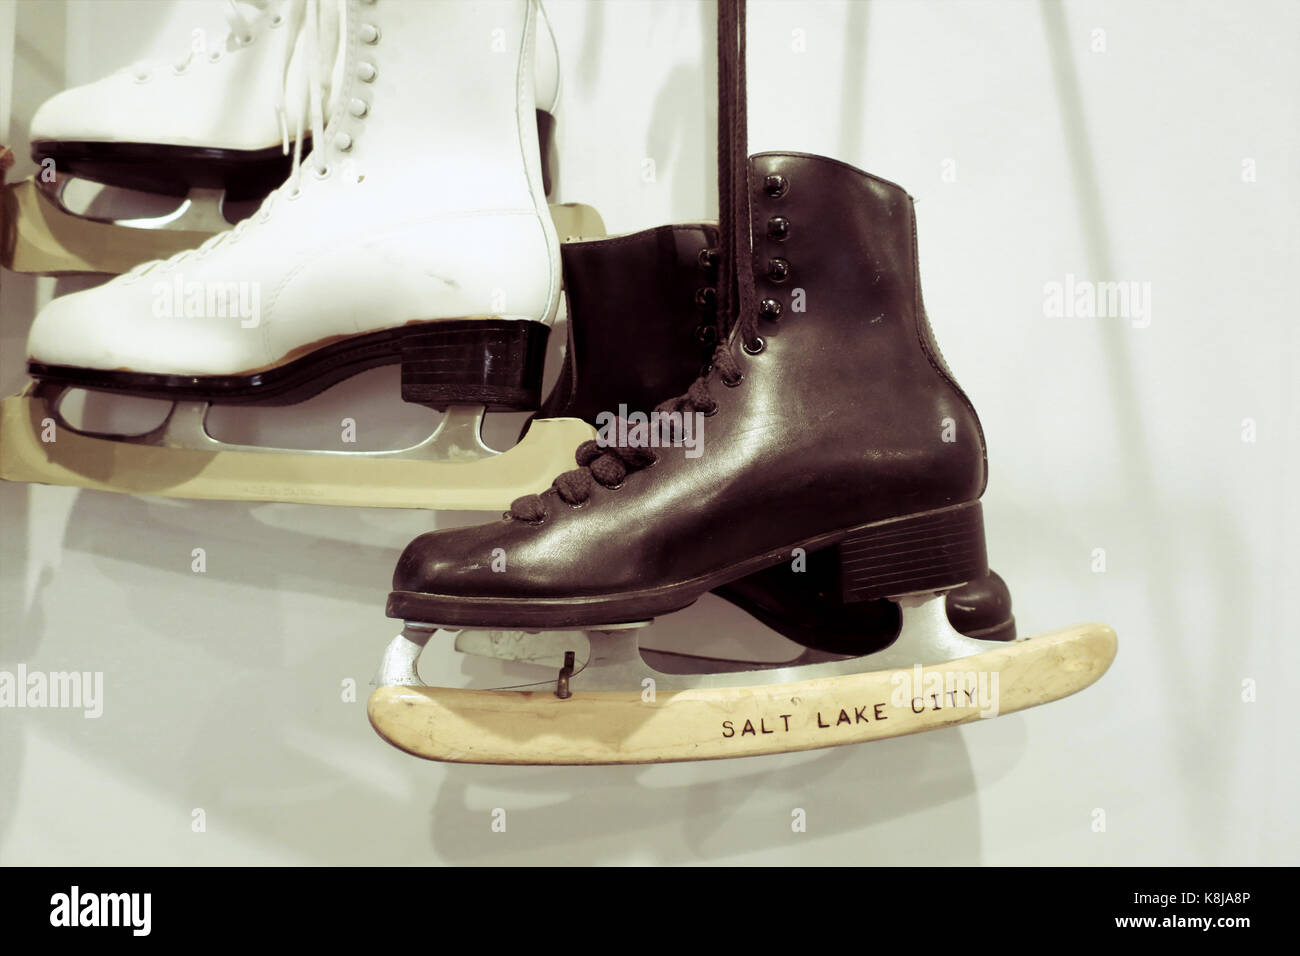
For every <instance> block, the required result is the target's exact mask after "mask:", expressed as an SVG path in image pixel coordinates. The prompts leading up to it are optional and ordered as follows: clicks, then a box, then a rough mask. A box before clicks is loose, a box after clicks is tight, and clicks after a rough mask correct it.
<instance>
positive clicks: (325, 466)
mask: <svg viewBox="0 0 1300 956" xmlns="http://www.w3.org/2000/svg"><path fill="white" fill-rule="evenodd" d="M36 389H37V386H33V385H29V386H28V388H27V390H26V391H24V392H23V393H21V394H19V395H14V396H11V397H9V398H6V399H4V400H3V402H0V478H4V479H6V480H8V481H26V482H35V483H38V484H46V485H70V486H73V487H78V488H89V489H92V490H96V491H113V492H121V493H125V494H134V495H159V496H163V497H167V498H197V499H215V500H224V501H288V502H302V503H307V504H320V505H344V506H351V507H363V508H367V507H368V508H424V509H447V510H473V511H500V510H503V509H505V508H508V507H509V506H510V502H512V501H513V500H514V499H515V498H517V497H519V496H520V495H525V494H536V493H538V492H541V491H543V490H544V489H545V488H546V487H547V486H549V484H550V482H551V479H552V478H553V477H554V476H555V475H557V474H559V473H560V472H562V471H564V470H565V469H566V468H568V467H569V466H570V465H572V463H573V449H574V448H576V447H577V446H578V445H580V444H581V443H582V442H584V441H589V440H591V439H592V438H594V437H595V432H594V430H593V429H592V428H591V426H589V425H587V424H586V423H585V422H581V421H578V420H576V419H566V418H556V419H541V420H539V421H537V422H535V423H534V426H533V428H532V429H531V430H530V432H529V434H528V437H527V438H526V439H525V440H524V441H522V442H520V443H519V444H518V445H515V446H514V447H513V448H511V449H509V450H508V451H504V452H501V453H500V454H497V455H493V456H491V457H487V458H478V459H472V460H468V461H430V460H419V459H415V458H401V457H396V456H388V457H376V456H371V457H365V456H364V454H358V453H349V452H333V453H319V452H317V453H312V452H302V453H295V452H281V451H274V452H264V451H244V450H228V449H220V448H218V449H214V450H212V451H205V450H192V449H188V448H174V447H157V446H152V445H140V444H130V443H126V442H122V441H119V440H114V438H112V437H107V438H106V437H97V436H93V435H88V434H86V433H83V432H78V431H75V430H73V429H71V428H68V427H61V428H57V429H55V430H54V431H53V432H51V429H52V428H53V427H54V426H53V425H52V419H49V417H48V416H49V409H48V406H47V405H46V403H45V402H44V401H42V400H41V399H39V398H37V397H35V396H34V394H33V393H34V392H35V391H36ZM43 433H49V434H51V435H52V437H53V438H54V440H53V441H48V442H46V441H42V440H41V437H42V435H43Z"/></svg>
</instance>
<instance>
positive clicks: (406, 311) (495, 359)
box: [0, 0, 592, 509]
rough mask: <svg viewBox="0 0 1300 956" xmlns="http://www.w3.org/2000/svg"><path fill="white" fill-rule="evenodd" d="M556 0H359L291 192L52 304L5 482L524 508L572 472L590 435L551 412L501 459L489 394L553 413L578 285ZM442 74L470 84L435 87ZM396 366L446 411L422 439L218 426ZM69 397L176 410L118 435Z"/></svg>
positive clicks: (408, 390)
mask: <svg viewBox="0 0 1300 956" xmlns="http://www.w3.org/2000/svg"><path fill="white" fill-rule="evenodd" d="M317 6H318V5H317V4H316V3H313V2H309V3H306V4H305V7H304V16H305V17H306V22H305V25H304V28H303V30H302V31H301V36H303V37H304V38H306V39H305V43H306V45H308V46H311V45H313V43H314V40H313V38H316V37H318V36H319V34H320V33H321V28H320V26H319V24H318V23H316V22H314V18H315V17H316V14H317ZM536 10H537V8H536V5H535V3H534V2H529V0H511V2H501V3H446V4H443V3H439V4H425V3H411V4H408V3H394V2H388V0H376V2H365V0H349V2H348V3H347V4H346V7H345V9H344V11H343V14H342V21H341V23H342V26H341V30H342V36H341V39H340V41H339V42H338V43H337V44H335V45H336V46H337V48H338V50H339V53H338V56H337V57H336V58H335V62H334V66H333V68H332V70H331V75H332V81H331V83H330V84H329V89H328V91H327V90H326V89H325V85H324V84H323V83H319V82H314V79H316V78H313V81H312V82H309V83H308V87H309V91H308V92H309V94H310V109H309V115H310V116H311V122H310V129H311V132H312V133H313V134H314V135H313V137H312V138H313V141H314V144H315V145H314V148H313V149H312V152H311V154H310V156H308V157H307V158H306V159H302V160H301V162H300V163H299V162H297V161H296V162H295V164H294V168H293V170H292V172H291V174H290V176H289V179H288V181H287V182H286V183H285V185H284V186H282V187H281V188H279V189H277V190H275V191H274V192H272V193H271V194H270V195H269V196H268V197H267V199H266V200H265V201H264V202H263V203H262V205H261V207H260V209H259V210H258V212H257V213H256V214H255V215H254V216H252V217H250V218H249V219H247V220H245V221H243V222H241V223H240V224H239V225H237V226H236V227H235V228H234V229H232V230H230V231H227V232H223V233H221V234H219V235H218V236H215V237H213V238H211V239H209V240H207V241H206V242H204V243H203V244H202V245H201V246H200V247H199V248H198V249H196V250H191V251H187V252H183V253H180V254H178V255H176V256H173V257H172V258H170V259H168V260H165V261H159V262H150V263H146V264H144V265H142V266H139V267H137V268H135V269H133V270H132V271H131V272H130V273H128V274H126V275H123V276H120V277H118V278H117V279H114V280H113V281H111V282H109V283H107V284H106V285H103V286H100V287H98V288H95V289H91V290H88V291H85V292H80V293H76V294H73V295H68V296H65V297H62V298H59V299H56V300H54V301H53V302H52V303H50V305H48V306H47V307H46V308H45V309H44V310H43V311H42V312H41V314H40V315H39V316H38V317H37V319H36V322H35V324H34V326H33V328H32V331H31V335H30V338H29V341H28V352H29V359H30V365H29V368H30V371H31V372H32V375H33V377H34V378H36V379H37V383H36V384H34V385H33V386H30V387H29V388H28V389H27V390H26V391H25V392H24V393H23V394H22V395H20V396H16V397H15V398H11V399H7V400H6V401H5V403H4V407H3V410H2V411H0V475H3V477H5V478H8V479H11V480H24V481H39V482H47V483H56V484H73V485H79V486H84V487H90V488H99V489H103V490H112V491H125V492H131V493H148V494H161V495H171V496H178V497H191V498H226V499H250V500H273V501H311V502H314V503H320V504H352V505H374V506H391V507H428V508H470V509H494V508H500V507H503V506H505V505H506V504H508V503H509V502H510V501H511V500H512V499H513V498H515V497H517V496H518V495H519V494H524V493H527V492H529V491H532V490H536V489H537V488H538V487H540V486H543V485H544V484H545V483H546V482H547V481H549V478H550V476H551V475H553V473H554V471H555V469H556V467H557V466H559V465H560V464H562V463H563V461H564V460H565V459H566V458H567V456H568V454H569V452H570V449H571V448H572V446H573V444H574V443H575V442H580V441H582V440H584V439H586V438H587V437H589V436H590V435H591V434H592V432H591V429H590V427H589V426H587V425H585V424H583V423H581V422H577V421H568V420H556V421H548V420H542V421H538V422H536V423H534V425H533V427H532V428H531V429H530V430H529V433H528V435H527V437H526V438H525V439H524V440H523V441H522V442H521V443H520V444H519V445H517V446H516V447H514V448H512V449H510V450H509V451H507V452H505V453H501V454H497V453H495V452H494V451H493V450H492V449H490V448H489V447H488V446H487V445H485V444H484V442H483V441H482V439H481V438H480V436H479V425H480V421H481V417H482V414H483V411H484V409H488V410H494V409H509V410H516V409H534V408H536V407H537V404H538V403H539V401H540V395H539V394H538V393H539V391H540V387H541V374H542V362H543V358H544V348H545V343H546V337H547V333H548V329H549V325H550V323H551V322H552V320H553V318H554V316H555V313H556V308H557V303H558V300H559V295H560V270H559V255H558V239H557V235H556V231H555V226H554V224H553V222H552V219H551V217H550V216H549V215H547V212H546V200H545V195H544V190H543V184H542V175H541V169H540V159H539V149H538V139H537V135H536V129H535V103H534V95H533V75H534V71H533V66H532V59H533V50H534V43H533V39H534V37H533V31H534V27H535V22H536ZM431 38H432V42H431ZM493 43H497V44H498V45H501V44H504V47H503V49H502V50H499V51H497V52H493V48H492V44H493ZM434 48H436V50H437V55H436V56H435V55H431V54H430V50H431V49H434ZM317 59H318V57H317V56H316V54H315V53H314V52H312V53H310V54H309V55H308V56H306V60H307V62H308V64H311V63H314V62H316V61H317ZM442 89H455V90H456V91H457V95H456V96H454V97H433V96H430V95H429V92H428V91H430V90H442ZM326 96H328V97H329V98H330V100H331V101H332V103H333V106H332V108H330V109H328V112H329V114H330V121H329V123H328V125H324V126H323V128H322V125H321V124H322V117H323V115H324V114H325V113H326V112H327V107H326V102H325V97H326ZM300 141H301V139H300ZM299 158H300V157H295V159H296V160H297V159H299ZM396 363H400V364H401V366H402V397H403V398H404V399H405V400H407V401H411V402H415V403H419V404H425V405H428V406H430V407H432V408H436V409H439V410H443V411H445V414H444V416H443V419H442V422H441V424H440V425H439V427H438V429H437V431H436V432H435V433H434V434H433V435H431V436H430V437H429V438H428V439H427V440H426V441H424V442H422V443H420V444H419V445H416V446H413V447H411V448H407V449H401V450H397V451H391V452H390V451H384V452H362V453H357V452H329V451H326V452H315V453H313V452H301V451H286V450H279V449H266V448H259V447H249V446H232V445H228V444H225V443H222V442H219V441H217V440H215V439H213V438H212V437H211V436H210V435H209V434H208V433H207V431H206V429H205V428H204V424H203V422H204V417H205V413H206V409H207V407H208V406H209V405H211V404H266V405H283V404H291V403H294V402H297V401H301V400H303V399H304V398H307V397H310V396H312V395H314V394H316V393H318V392H320V391H322V390H323V389H325V388H327V387H329V386H330V385H332V384H334V383H336V382H339V381H341V380H343V379H345V378H348V377H350V376H352V375H355V374H357V373H359V372H361V371H364V370H366V369H369V368H372V367H375V366H378V365H384V364H396ZM68 388H89V389H95V390H100V391H107V392H113V393H118V394H129V395H136V396H143V397H151V398H163V399H169V400H172V401H173V402H175V403H176V404H175V405H174V408H173V411H172V414H171V415H170V416H169V417H168V419H167V420H166V421H165V422H164V423H163V424H162V425H161V426H160V427H159V428H157V429H155V430H154V431H152V432H150V433H148V434H145V435H138V436H130V437H124V436H98V435H92V434H87V433H84V432H80V431H78V430H77V429H75V428H73V427H72V426H71V425H69V424H68V423H67V422H66V421H65V420H63V419H62V417H61V415H60V412H59V402H60V398H61V396H62V394H63V393H64V391H65V390H66V389H68ZM51 424H52V425H53V432H54V434H55V435H57V438H56V440H53V441H51V440H49V438H48V437H47V436H48V435H49V433H50V432H51Z"/></svg>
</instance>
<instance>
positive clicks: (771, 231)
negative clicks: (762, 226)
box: [767, 216, 790, 242]
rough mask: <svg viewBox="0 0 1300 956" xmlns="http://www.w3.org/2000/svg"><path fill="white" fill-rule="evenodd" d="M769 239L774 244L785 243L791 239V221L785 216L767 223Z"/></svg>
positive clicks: (774, 217)
mask: <svg viewBox="0 0 1300 956" xmlns="http://www.w3.org/2000/svg"><path fill="white" fill-rule="evenodd" d="M767 238H769V239H771V240H772V241H773V242H785V241H786V240H787V239H789V238H790V220H789V219H787V218H785V216H773V217H772V218H771V219H769V220H768V221H767Z"/></svg>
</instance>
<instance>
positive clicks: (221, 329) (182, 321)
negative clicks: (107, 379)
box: [27, 278, 265, 375]
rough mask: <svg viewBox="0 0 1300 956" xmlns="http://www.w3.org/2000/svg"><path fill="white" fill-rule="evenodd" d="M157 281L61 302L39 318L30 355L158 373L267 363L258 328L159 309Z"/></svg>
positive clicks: (118, 283) (220, 371)
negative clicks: (186, 315)
mask: <svg viewBox="0 0 1300 956" xmlns="http://www.w3.org/2000/svg"><path fill="white" fill-rule="evenodd" d="M161 301H164V297H161V296H160V294H159V290H158V289H157V288H156V287H155V284H154V283H151V282H148V281H147V280H146V281H141V282H127V281H123V278H119V279H116V280H114V281H113V282H110V283H108V284H107V285H103V286H99V287H97V288H94V289H87V290H85V291H84V292H74V293H72V294H71V295H65V296H60V297H59V298H57V299H55V300H53V301H52V302H50V303H49V304H48V305H46V306H45V308H43V309H41V311H40V312H39V313H38V314H37V316H36V320H35V321H34V322H33V323H32V328H31V331H30V332H29V333H28V336H27V357H28V359H29V360H30V361H32V362H35V363H38V364H41V365H52V366H64V367H71V368H81V369H95V370H99V371H122V372H140V373H147V374H155V375H229V374H238V373H240V372H241V371H243V370H245V369H249V368H254V367H257V366H259V365H261V364H263V363H264V361H265V359H264V350H263V349H262V348H261V345H260V343H261V336H260V335H259V334H258V333H257V330H256V329H252V330H248V329H242V328H239V327H238V326H237V325H236V326H234V327H232V325H231V323H235V322H237V319H235V318H232V319H226V320H220V321H203V320H198V319H188V318H186V317H185V316H183V315H173V314H171V313H169V312H168V311H167V310H164V309H159V308H158V307H157V305H158V302H161Z"/></svg>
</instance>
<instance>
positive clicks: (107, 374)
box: [27, 316, 550, 411]
mask: <svg viewBox="0 0 1300 956" xmlns="http://www.w3.org/2000/svg"><path fill="white" fill-rule="evenodd" d="M549 333H550V330H549V328H548V327H547V326H546V325H545V324H543V323H541V322H533V321H527V320H522V319H520V320H514V319H498V318H491V317H486V316H485V317H483V318H465V319H440V320H433V321H423V322H421V321H413V322H409V323H407V324H406V325H403V326H399V327H397V328H393V329H381V330H379V331H376V332H367V333H364V334H361V335H352V336H348V337H346V338H343V339H341V340H339V341H333V342H326V343H324V344H320V345H318V347H316V348H314V349H313V350H312V351H311V352H309V353H308V354H306V355H303V356H301V357H299V358H296V359H293V360H292V361H288V362H285V363H284V364H282V365H277V366H275V367H274V368H268V369H263V370H260V371H255V372H248V373H245V374H239V375H161V374H155V373H150V372H130V371H107V370H103V369H91V368H78V367H75V366H68V365H46V364H44V363H42V362H28V364H27V370H28V372H29V373H30V374H31V376H32V378H35V379H37V380H39V381H41V382H46V383H49V384H51V385H58V386H64V387H69V388H87V389H93V390H95V391H101V392H113V393H117V394H122V395H131V396H134V397H137V398H153V399H161V400H163V401H172V402H211V403H213V404H216V405H268V406H282V405H296V404H298V403H299V402H302V401H305V400H307V399H309V398H312V397H313V396H315V395H319V394H320V393H321V392H323V391H325V390H326V389H327V388H329V387H331V386H333V385H336V384H338V383H339V382H342V381H344V380H346V379H349V378H352V377H353V376H355V375H359V374H360V373H362V372H365V371H369V370H370V369H372V368H378V367H380V366H383V365H396V364H397V363H399V362H400V363H401V364H402V398H403V399H404V400H405V401H409V402H414V403H417V404H425V405H429V406H430V407H432V408H437V409H439V410H441V409H444V408H447V407H448V406H449V405H470V404H472V405H483V406H485V407H486V408H487V409H488V410H489V411H520V410H523V411H527V410H530V409H534V408H537V407H538V405H539V404H540V403H541V394H540V392H541V380H542V370H543V362H544V360H545V356H546V340H547V336H548V335H549Z"/></svg>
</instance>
